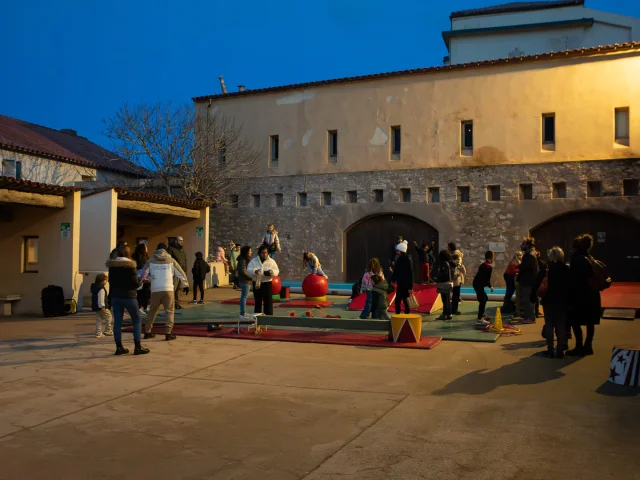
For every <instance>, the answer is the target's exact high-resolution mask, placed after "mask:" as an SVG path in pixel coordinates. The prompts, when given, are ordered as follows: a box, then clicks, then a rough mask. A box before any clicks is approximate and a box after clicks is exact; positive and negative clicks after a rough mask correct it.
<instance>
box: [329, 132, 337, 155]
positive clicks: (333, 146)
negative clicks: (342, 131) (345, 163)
mask: <svg viewBox="0 0 640 480" xmlns="http://www.w3.org/2000/svg"><path fill="white" fill-rule="evenodd" d="M328 137H329V138H328V141H329V163H336V162H337V161H338V131H337V130H329V132H328Z"/></svg>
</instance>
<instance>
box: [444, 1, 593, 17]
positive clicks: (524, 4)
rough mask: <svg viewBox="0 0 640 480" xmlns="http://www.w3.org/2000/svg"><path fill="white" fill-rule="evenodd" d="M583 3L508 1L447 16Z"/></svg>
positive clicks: (582, 2) (528, 10)
mask: <svg viewBox="0 0 640 480" xmlns="http://www.w3.org/2000/svg"><path fill="white" fill-rule="evenodd" d="M580 5H584V0H559V1H551V2H510V3H503V4H501V5H494V6H492V7H484V8H474V9H471V10H460V11H459V12H453V13H452V14H451V15H449V18H461V17H476V16H478V15H496V14H499V13H514V12H531V11H534V10H548V9H550V8H562V7H576V6H580Z"/></svg>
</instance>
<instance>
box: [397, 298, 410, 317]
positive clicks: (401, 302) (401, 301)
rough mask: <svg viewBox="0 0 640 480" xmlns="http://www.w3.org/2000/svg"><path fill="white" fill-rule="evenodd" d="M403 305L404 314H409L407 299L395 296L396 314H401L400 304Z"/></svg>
mask: <svg viewBox="0 0 640 480" xmlns="http://www.w3.org/2000/svg"><path fill="white" fill-rule="evenodd" d="M403 303H404V313H411V308H410V307H409V297H401V296H399V295H398V294H396V313H402V304H403Z"/></svg>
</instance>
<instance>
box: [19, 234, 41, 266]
mask: <svg viewBox="0 0 640 480" xmlns="http://www.w3.org/2000/svg"><path fill="white" fill-rule="evenodd" d="M39 246H40V239H39V238H38V237H24V247H23V249H24V253H23V255H24V267H23V271H24V272H26V273H38V262H39V260H38V257H39V254H38V250H39Z"/></svg>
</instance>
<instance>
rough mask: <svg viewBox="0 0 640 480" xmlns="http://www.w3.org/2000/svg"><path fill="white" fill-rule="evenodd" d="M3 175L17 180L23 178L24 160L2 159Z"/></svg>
mask: <svg viewBox="0 0 640 480" xmlns="http://www.w3.org/2000/svg"><path fill="white" fill-rule="evenodd" d="M2 176H3V177H12V178H15V179H17V180H19V179H21V178H22V162H19V161H16V160H2Z"/></svg>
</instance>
